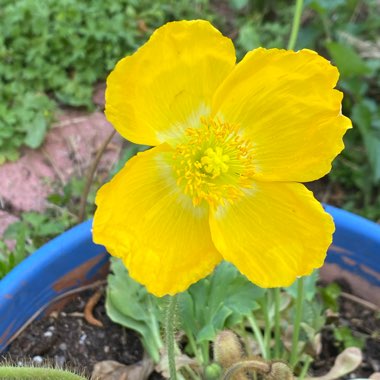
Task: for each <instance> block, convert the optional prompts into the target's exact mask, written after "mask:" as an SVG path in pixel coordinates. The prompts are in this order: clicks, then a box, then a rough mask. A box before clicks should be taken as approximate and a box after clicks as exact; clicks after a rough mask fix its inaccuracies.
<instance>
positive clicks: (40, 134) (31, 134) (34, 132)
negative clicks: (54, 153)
mask: <svg viewBox="0 0 380 380" xmlns="http://www.w3.org/2000/svg"><path fill="white" fill-rule="evenodd" d="M46 131H47V123H46V119H45V117H44V116H43V115H41V114H37V116H36V117H35V119H34V120H32V121H31V122H30V126H29V128H28V130H27V134H26V137H25V140H24V143H25V145H26V146H28V147H29V148H32V149H36V148H38V147H39V146H40V145H41V144H42V142H43V141H44V138H45V135H46Z"/></svg>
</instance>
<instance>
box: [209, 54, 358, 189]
mask: <svg viewBox="0 0 380 380" xmlns="http://www.w3.org/2000/svg"><path fill="white" fill-rule="evenodd" d="M338 77H339V73H338V70H337V69H336V67H334V66H332V65H331V64H330V63H329V62H328V61H327V60H326V59H324V58H322V57H321V56H319V55H318V54H317V53H315V52H313V51H311V50H301V51H299V52H293V51H285V50H278V49H270V50H266V49H263V48H259V49H256V50H253V51H252V52H250V53H248V54H247V55H246V56H245V57H244V59H243V60H242V61H241V62H240V63H239V64H238V65H237V66H236V67H235V70H234V71H233V72H232V73H231V74H230V75H229V76H228V77H227V78H226V80H225V81H224V82H223V84H222V85H221V86H220V87H219V89H218V91H217V93H216V94H215V98H214V100H213V112H214V113H215V114H220V115H221V116H222V117H223V118H224V119H225V120H226V121H228V122H230V123H237V124H239V125H240V127H241V131H242V133H243V134H245V135H246V136H247V137H249V138H250V139H251V140H252V141H253V143H254V148H255V153H254V157H255V159H254V164H255V167H256V179H258V180H264V181H289V182H290V181H296V182H306V181H311V180H315V179H318V178H320V177H322V176H323V175H325V174H326V173H328V172H329V171H330V169H331V162H332V160H333V159H334V158H335V157H336V156H337V155H338V154H339V153H340V152H341V151H342V149H343V148H344V145H343V142H342V137H343V135H344V133H345V132H346V130H347V129H348V128H350V127H351V121H350V120H349V119H348V118H346V117H345V116H342V114H341V101H342V97H343V95H342V93H341V92H339V91H337V90H335V89H333V88H334V87H335V85H336V82H337V80H338Z"/></svg>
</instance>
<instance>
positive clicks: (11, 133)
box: [0, 0, 208, 164]
mask: <svg viewBox="0 0 380 380" xmlns="http://www.w3.org/2000/svg"><path fill="white" fill-rule="evenodd" d="M174 3H175V6H174ZM207 7H208V2H207V1H206V0H195V1H193V2H192V4H189V3H188V2H187V1H184V0H183V1H179V2H174V1H163V0H160V1H154V2H151V1H148V0H143V1H137V0H118V1H113V2H111V3H109V2H104V1H101V0H93V1H89V2H83V1H76V0H60V1H55V0H46V1H40V0H17V1H14V0H3V1H2V3H1V7H0V25H1V26H2V28H1V33H0V164H1V163H2V162H4V161H5V160H15V159H17V158H18V156H19V148H20V146H22V145H26V146H29V147H31V148H37V147H38V146H40V144H41V143H42V141H43V138H44V136H45V133H46V131H47V129H48V126H49V124H50V123H51V121H52V119H53V111H54V109H55V103H56V102H58V103H60V104H64V105H70V106H76V107H78V106H80V107H86V108H87V109H91V108H92V107H93V104H92V100H91V99H92V91H93V90H92V86H93V84H94V83H95V82H97V81H99V80H104V79H105V77H106V75H107V73H108V72H109V71H110V70H111V69H112V68H113V66H114V65H115V63H116V61H117V60H119V59H120V58H121V57H123V56H125V55H127V54H129V53H131V52H133V51H134V50H136V49H137V48H138V47H139V46H140V45H141V44H142V43H143V42H144V41H145V40H146V39H147V37H148V35H149V34H150V33H151V32H152V31H153V30H154V29H155V28H156V27H158V26H159V25H161V24H163V23H165V22H166V21H169V20H172V19H179V18H197V17H201V16H202V15H203V12H204V11H205V10H207Z"/></svg>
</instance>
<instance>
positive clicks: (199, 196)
mask: <svg viewBox="0 0 380 380" xmlns="http://www.w3.org/2000/svg"><path fill="white" fill-rule="evenodd" d="M252 155H253V148H252V144H251V142H250V141H248V140H246V139H244V138H242V137H241V136H240V135H239V134H238V130H237V126H234V125H232V124H228V123H223V122H220V121H215V120H212V119H204V118H202V119H201V120H200V126H199V127H198V128H188V129H187V130H186V131H185V139H184V141H183V142H182V143H181V144H178V145H177V147H176V150H175V153H174V156H173V159H174V170H175V173H176V175H177V184H178V186H180V187H181V188H182V189H183V191H184V192H185V193H186V194H187V195H189V196H190V197H191V198H192V201H193V204H194V205H199V204H200V203H201V202H202V201H206V202H208V203H209V204H210V205H211V206H217V205H219V204H224V202H226V201H227V202H231V203H232V202H233V201H234V200H235V199H237V198H239V197H240V196H241V195H242V194H243V189H244V188H250V187H251V186H252V177H253V174H254V170H253V159H252Z"/></svg>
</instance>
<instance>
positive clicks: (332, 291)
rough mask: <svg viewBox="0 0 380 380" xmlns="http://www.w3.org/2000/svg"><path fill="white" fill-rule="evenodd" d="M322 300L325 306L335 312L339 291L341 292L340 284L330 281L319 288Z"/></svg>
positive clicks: (337, 307)
mask: <svg viewBox="0 0 380 380" xmlns="http://www.w3.org/2000/svg"><path fill="white" fill-rule="evenodd" d="M320 292H321V296H322V300H323V302H324V304H325V305H326V307H328V308H329V309H331V310H332V311H335V312H337V311H338V310H339V304H338V298H339V296H340V293H341V292H342V290H341V288H340V286H339V285H338V284H337V283H335V282H332V283H331V284H328V285H327V286H326V287H324V288H321V289H320Z"/></svg>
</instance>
